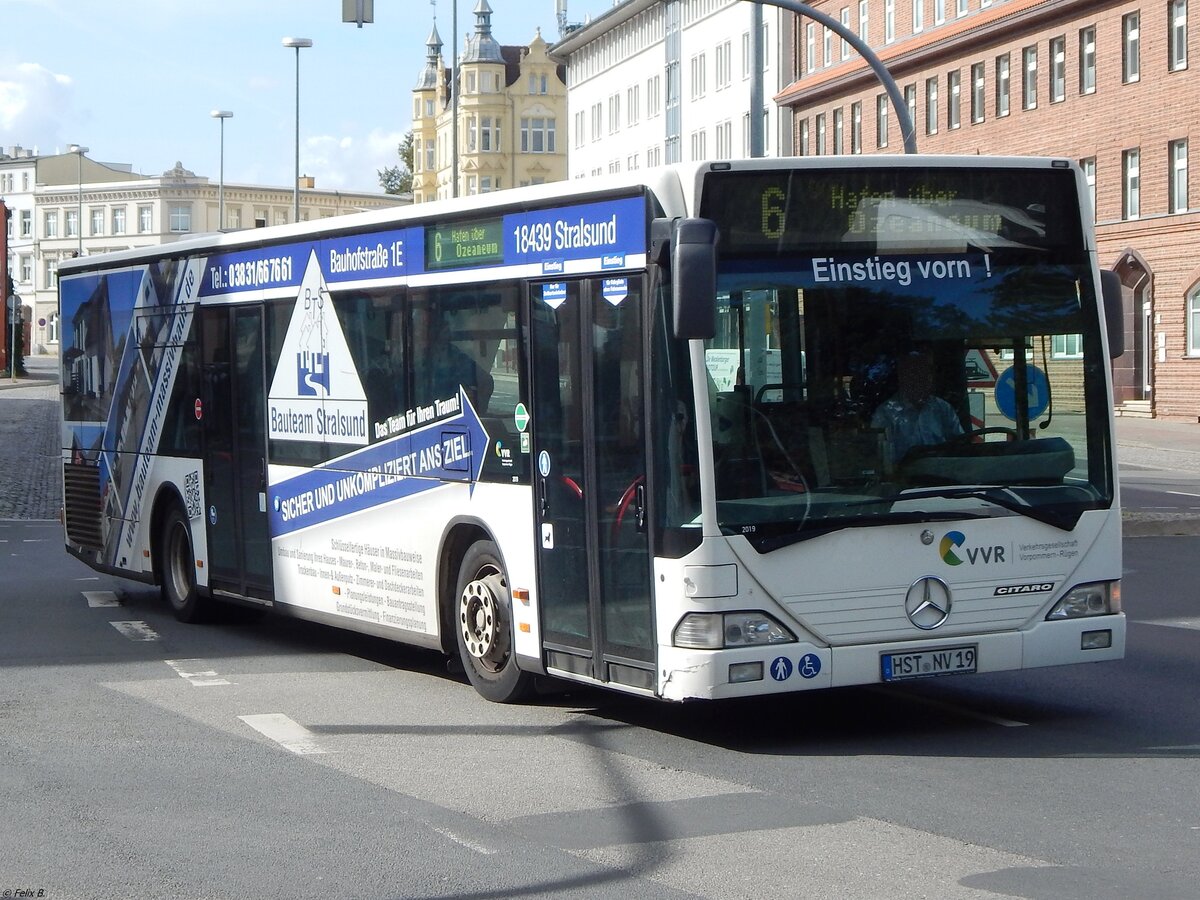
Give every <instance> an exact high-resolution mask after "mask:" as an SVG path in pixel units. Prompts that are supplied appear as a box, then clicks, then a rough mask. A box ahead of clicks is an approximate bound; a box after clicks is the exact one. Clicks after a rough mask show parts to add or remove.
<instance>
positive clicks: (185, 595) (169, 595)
mask: <svg viewBox="0 0 1200 900" xmlns="http://www.w3.org/2000/svg"><path fill="white" fill-rule="evenodd" d="M159 547H160V548H161V553H162V595H163V599H164V600H166V601H167V603H169V604H170V605H171V611H172V612H173V613H175V618H177V619H178V620H179V621H180V622H199V621H200V620H201V619H203V618H204V614H205V612H206V611H207V610H206V606H207V603H206V600H205V598H204V597H202V596H201V595H200V589H199V588H198V587H196V559H195V557H194V556H193V555H192V532H191V527H190V526H189V525H188V520H187V516H185V515H184V514H183V512H181V511H180V509H179V508H178V507H175V508H173V509H171V511H170V512H168V513H167V516H166V518H165V519H164V520H163V525H162V533H161V539H160V541H159Z"/></svg>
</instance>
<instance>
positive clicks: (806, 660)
mask: <svg viewBox="0 0 1200 900" xmlns="http://www.w3.org/2000/svg"><path fill="white" fill-rule="evenodd" d="M796 671H797V672H798V673H800V677H801V678H816V677H817V676H818V675H819V674H821V657H819V656H817V654H815V653H806V654H804V655H803V656H802V657H800V661H799V662H797V663H796Z"/></svg>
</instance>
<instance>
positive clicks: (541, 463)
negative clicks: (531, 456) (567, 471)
mask: <svg viewBox="0 0 1200 900" xmlns="http://www.w3.org/2000/svg"><path fill="white" fill-rule="evenodd" d="M538 473H539V474H540V475H541V476H542V477H543V478H547V477H549V475H550V454H549V453H547V452H546V451H545V450H543V451H542V452H541V453H539V454H538Z"/></svg>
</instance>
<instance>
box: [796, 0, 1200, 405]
mask: <svg viewBox="0 0 1200 900" xmlns="http://www.w3.org/2000/svg"><path fill="white" fill-rule="evenodd" d="M811 5H812V6H814V7H815V8H817V9H819V10H821V11H822V12H824V13H826V14H827V15H829V16H831V17H833V18H834V19H836V20H839V21H841V22H842V23H843V24H846V25H848V27H850V28H851V29H853V30H854V32H855V33H856V34H858V35H859V37H860V38H862V39H864V40H865V41H866V42H867V43H868V44H869V45H870V47H871V48H872V49H873V50H874V51H875V52H876V53H877V54H878V55H879V56H880V57H881V58H882V59H883V61H884V62H885V63H887V65H888V68H889V69H890V70H891V72H892V75H893V77H894V78H895V79H896V82H897V84H898V85H899V86H900V88H901V90H902V91H903V92H904V95H905V100H906V104H907V106H908V107H909V111H910V114H911V116H912V119H913V122H914V125H915V130H916V137H917V146H918V149H919V150H920V151H921V152H927V153H991V154H1006V153H1012V154H1036V155H1049V156H1062V157H1068V158H1071V159H1075V160H1077V161H1079V162H1080V164H1081V165H1082V166H1083V168H1084V171H1085V173H1086V174H1087V175H1088V180H1089V183H1090V184H1091V185H1092V195H1093V196H1092V206H1093V209H1094V214H1095V218H1096V236H1097V242H1098V247H1099V255H1100V264H1101V265H1102V266H1105V267H1108V268H1111V269H1113V270H1115V271H1116V272H1117V273H1118V274H1119V275H1120V277H1121V280H1122V282H1123V284H1124V285H1125V330H1126V338H1125V346H1126V352H1125V354H1124V355H1123V356H1122V357H1120V358H1119V359H1117V360H1115V361H1114V373H1115V384H1116V401H1117V406H1118V411H1119V412H1121V413H1128V414H1143V415H1145V414H1151V415H1155V416H1158V417H1161V418H1164V419H1178V420H1190V421H1193V422H1195V421H1197V420H1200V254H1197V252H1196V249H1197V248H1196V239H1197V237H1200V189H1198V190H1196V191H1189V176H1190V171H1189V154H1188V151H1189V147H1196V146H1197V141H1193V140H1192V137H1193V135H1195V136H1196V137H1197V138H1198V139H1200V102H1198V101H1200V72H1198V71H1197V67H1195V66H1189V59H1200V55H1198V54H1200V48H1198V50H1197V51H1192V50H1191V49H1190V44H1192V43H1196V38H1195V37H1193V34H1194V33H1195V31H1196V29H1194V28H1190V27H1189V24H1188V15H1187V14H1188V9H1187V6H1188V0H1159V2H1154V3H1149V2H1138V0H1126V2H1120V3H1111V2H1097V0H816V2H813V3H812V4H811ZM793 28H794V40H795V44H796V46H797V48H798V60H797V61H798V64H799V77H798V78H797V80H796V81H795V82H794V83H793V84H791V85H790V86H788V87H787V88H785V89H784V90H783V91H782V92H781V93H780V94H779V95H778V96H777V97H776V98H775V99H776V101H777V102H778V103H779V104H780V105H781V106H784V107H787V108H788V109H790V110H791V113H792V121H793V130H794V140H795V148H796V152H797V153H798V154H801V155H804V154H824V153H901V152H903V141H902V138H901V134H900V127H899V121H898V120H897V117H896V115H895V112H894V110H891V109H890V108H889V106H890V104H889V103H888V99H887V96H886V94H885V93H884V90H883V88H882V86H881V85H880V84H879V83H878V82H877V81H876V80H875V78H874V75H873V74H872V73H871V71H870V69H869V68H868V67H867V66H866V64H865V63H864V62H863V61H862V60H861V59H860V58H859V57H858V55H857V54H856V53H855V52H854V51H853V49H852V48H850V47H849V46H848V45H845V46H843V42H842V40H841V39H840V38H839V37H837V35H836V34H834V33H833V32H830V31H828V30H827V29H826V28H824V26H822V25H820V24H818V23H815V22H813V21H812V20H811V19H797V20H796V21H795V23H794V24H793ZM1077 349H1078V348H1077V347H1072V346H1071V345H1070V342H1069V341H1067V342H1064V343H1063V345H1062V346H1060V347H1058V348H1056V352H1059V353H1063V354H1069V353H1071V352H1073V351H1076V350H1077Z"/></svg>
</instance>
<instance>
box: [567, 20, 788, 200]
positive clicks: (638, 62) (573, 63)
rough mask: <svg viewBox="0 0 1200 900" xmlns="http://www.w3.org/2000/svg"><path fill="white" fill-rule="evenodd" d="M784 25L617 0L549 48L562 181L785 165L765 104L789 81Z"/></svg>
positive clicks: (774, 117) (784, 121) (782, 126)
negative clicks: (751, 160) (730, 163)
mask: <svg viewBox="0 0 1200 900" xmlns="http://www.w3.org/2000/svg"><path fill="white" fill-rule="evenodd" d="M793 18H794V17H793V16H792V14H791V13H790V12H785V11H784V10H781V9H779V8H778V7H774V6H766V7H764V6H760V5H758V4H756V3H746V2H743V0H624V2H622V3H619V4H617V5H615V6H614V7H613V8H612V9H611V10H609V11H608V12H606V13H604V14H603V15H601V16H600V17H598V18H596V19H593V20H592V21H591V22H589V23H587V24H586V25H583V26H581V27H579V28H577V29H576V30H574V31H572V32H570V33H569V34H568V35H567V36H566V37H565V38H564V39H563V40H561V41H559V42H558V43H557V44H555V45H554V47H553V48H552V52H553V54H554V55H555V56H556V57H558V58H559V59H561V60H563V61H564V62H565V63H566V66H567V105H568V114H569V116H570V123H569V142H570V146H569V161H568V164H569V176H570V177H572V178H585V177H588V176H591V175H600V174H605V173H609V172H627V171H633V170H636V169H640V168H644V167H651V166H657V165H662V164H665V163H671V162H681V161H689V160H696V159H744V158H747V157H751V156H786V155H790V154H791V152H792V151H791V148H792V138H791V134H792V126H791V119H790V115H789V112H788V110H787V109H781V108H779V107H778V106H777V105H776V104H775V102H774V100H773V98H774V97H775V95H776V94H778V93H779V92H780V91H781V90H783V88H785V87H787V86H788V85H789V84H791V83H792V82H793V81H794V80H795V77H796V74H797V73H796V71H795V62H794V61H795V59H796V53H795V38H794V35H793V32H792V28H793V25H792V23H793ZM756 26H757V29H756ZM755 30H758V31H759V34H760V35H761V41H759V42H757V46H756V42H755V41H754V40H753V37H754V32H755ZM756 57H757V58H758V59H759V62H758V64H756V62H755V59H756ZM755 101H757V102H755ZM756 106H757V111H758V114H757V115H755V107H756ZM756 127H761V128H762V132H761V134H762V142H761V147H759V146H756V141H755V137H756V134H755V129H756Z"/></svg>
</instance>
